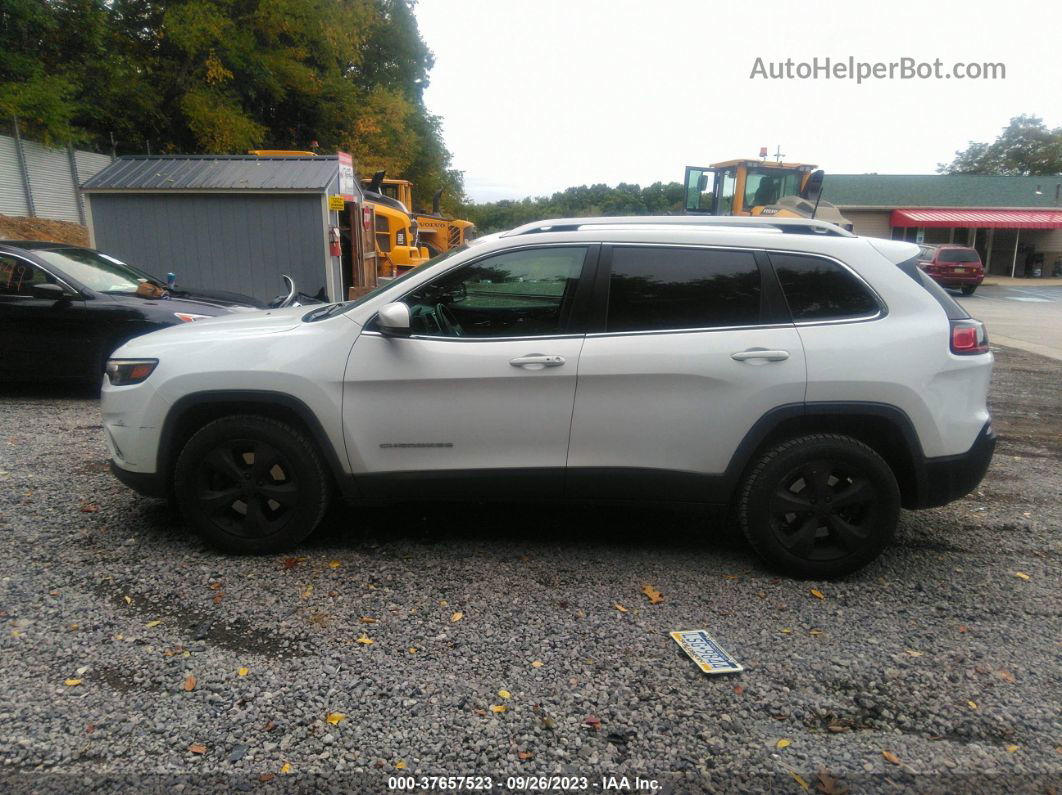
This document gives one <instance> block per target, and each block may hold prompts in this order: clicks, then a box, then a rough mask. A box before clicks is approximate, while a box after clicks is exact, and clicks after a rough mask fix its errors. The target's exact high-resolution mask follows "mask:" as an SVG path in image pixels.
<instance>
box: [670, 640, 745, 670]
mask: <svg viewBox="0 0 1062 795" xmlns="http://www.w3.org/2000/svg"><path fill="white" fill-rule="evenodd" d="M671 637H672V638H673V639H674V641H675V643H677V644H678V645H679V646H681V647H682V650H683V651H684V652H686V654H688V655H689V658H690V659H691V660H693V661H694V662H695V663H697V667H698V668H700V669H701V670H702V671H703V672H704V673H706V674H736V673H740V672H741V671H744V670H745V669H744V668H742V667H741V664H740V663H738V661H737V660H735V659H734V658H733V657H731V656H730V655H729V654H727V653H726V652H725V651H723V649H722V648H721V647H720V646H719V644H718V643H716V642H715V641H714V640H712V639H711V638H710V637H708V633H707V632H705V631H704V630H703V629H686V630H683V631H681V632H672V633H671Z"/></svg>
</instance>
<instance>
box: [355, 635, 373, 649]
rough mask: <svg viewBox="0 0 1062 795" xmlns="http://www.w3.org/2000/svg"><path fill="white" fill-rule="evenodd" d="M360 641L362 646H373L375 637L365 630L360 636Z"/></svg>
mask: <svg viewBox="0 0 1062 795" xmlns="http://www.w3.org/2000/svg"><path fill="white" fill-rule="evenodd" d="M358 643H360V644H361V645H362V646H371V645H372V644H373V639H372V638H370V637H369V636H368V635H366V634H365V633H364V632H362V633H361V636H360V637H359V638H358Z"/></svg>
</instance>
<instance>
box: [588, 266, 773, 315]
mask: <svg viewBox="0 0 1062 795" xmlns="http://www.w3.org/2000/svg"><path fill="white" fill-rule="evenodd" d="M759 322H760V271H759V268H758V267H757V265H756V258H755V256H754V255H753V254H752V252H750V251H730V250H723V249H700V248H671V247H654V246H617V247H616V248H614V249H613V250H612V268H611V274H610V276H609V289H608V315H607V320H606V323H605V327H606V330H607V331H609V332H623V331H665V330H681V329H698V328H717V327H725V326H745V325H756V324H758V323H759Z"/></svg>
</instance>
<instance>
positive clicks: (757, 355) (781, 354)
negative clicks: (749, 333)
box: [730, 348, 789, 362]
mask: <svg viewBox="0 0 1062 795" xmlns="http://www.w3.org/2000/svg"><path fill="white" fill-rule="evenodd" d="M730 358H731V359H733V360H735V361H738V362H746V361H748V360H749V359H763V360H765V361H768V362H784V361H785V360H786V359H788V358H789V351H768V350H764V349H763V348H751V349H749V350H747V351H738V352H737V353H732V354H730Z"/></svg>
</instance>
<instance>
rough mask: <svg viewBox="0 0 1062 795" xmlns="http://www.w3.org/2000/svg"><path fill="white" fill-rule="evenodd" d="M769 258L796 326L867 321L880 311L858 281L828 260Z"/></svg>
mask: <svg viewBox="0 0 1062 795" xmlns="http://www.w3.org/2000/svg"><path fill="white" fill-rule="evenodd" d="M770 257H771V264H772V265H774V270H775V273H777V274H778V281H779V282H780V283H781V285H782V292H783V293H784V294H785V299H786V302H787V303H788V304H789V312H790V314H791V315H792V317H793V320H794V321H795V322H797V323H799V322H801V321H804V322H808V321H819V320H851V319H855V318H862V317H870V316H873V315H875V314H877V313H878V312H880V311H881V309H882V307H881V305H880V304H879V303H878V300H877V299H876V298H875V297H874V295H873V293H871V292H870V290H869V289H868V288H867V286H866V285H865V284H863V282H862V281H860V280H859V279H858V278H857V277H856V276H855V275H854V274H853V273H852V272H851V271H849V270H848V269H847V268H845V267H843V266H841V265H840V264H838V263H836V262H834V261H832V260H828V259H824V258H823V257H816V256H812V255H807V254H780V253H776V252H772V253H771V255H770Z"/></svg>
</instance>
